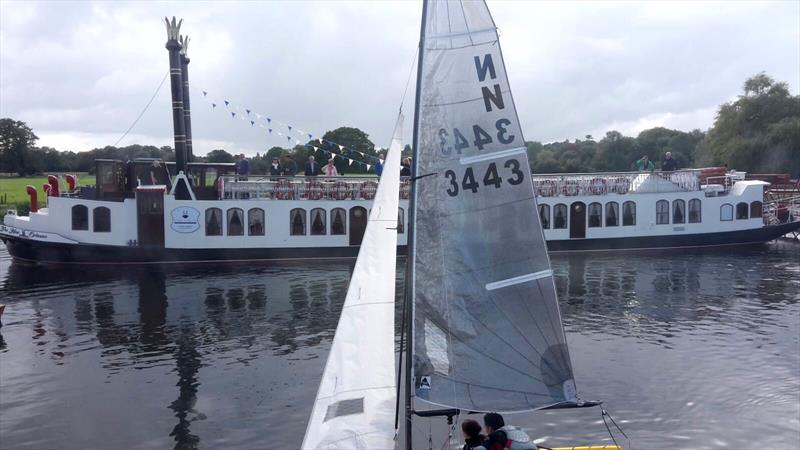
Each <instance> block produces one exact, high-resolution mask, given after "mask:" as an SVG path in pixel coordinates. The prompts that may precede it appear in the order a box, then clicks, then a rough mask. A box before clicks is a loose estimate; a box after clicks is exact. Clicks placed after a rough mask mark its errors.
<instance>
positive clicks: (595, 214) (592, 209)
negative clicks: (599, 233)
mask: <svg viewBox="0 0 800 450" xmlns="http://www.w3.org/2000/svg"><path fill="white" fill-rule="evenodd" d="M602 222H603V205H601V204H600V203H589V228H596V227H599V226H601V225H602Z"/></svg>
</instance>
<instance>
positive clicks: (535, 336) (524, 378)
mask: <svg viewBox="0 0 800 450" xmlns="http://www.w3.org/2000/svg"><path fill="white" fill-rule="evenodd" d="M418 58H419V60H418V63H417V91H416V103H415V111H414V112H415V114H414V116H415V117H414V139H413V152H414V157H413V165H412V178H411V179H412V189H411V200H410V207H409V210H410V211H409V214H410V217H409V224H410V226H409V233H410V234H409V254H408V260H407V264H408V266H407V269H406V297H405V305H404V317H403V322H404V332H403V337H402V338H401V342H405V341H408V343H407V345H405V346H404V347H403V349H402V350H401V355H400V361H401V364H400V368H401V369H403V370H404V372H405V376H404V380H405V389H404V392H403V394H404V395H402V396H397V395H395V387H396V385H395V382H394V379H393V378H392V374H391V370H392V368H393V367H394V364H393V361H394V358H393V355H392V350H393V348H394V346H393V340H392V331H393V327H392V323H393V322H392V311H393V310H392V304H393V294H394V290H393V287H394V283H393V276H394V262H393V261H394V257H395V251H394V248H393V247H392V246H393V243H394V237H395V235H394V232H393V231H392V230H390V229H389V226H390V225H391V223H393V221H394V220H396V216H397V200H396V199H397V189H398V185H399V179H398V178H397V173H398V170H397V164H398V163H399V153H400V150H399V147H400V144H399V139H397V138H395V140H394V141H393V142H392V147H391V148H390V150H389V153H388V155H387V160H386V167H385V168H384V171H383V177H382V178H381V181H380V185H379V188H378V196H377V197H376V203H375V207H374V208H373V211H372V214H371V215H370V219H369V224H368V226H367V231H366V235H365V239H364V244H362V247H361V251H360V253H359V256H358V261H357V262H356V267H355V270H354V272H353V278H352V280H351V284H350V287H349V289H348V293H347V298H346V300H345V305H344V309H343V311H342V318H341V320H340V323H339V325H338V328H337V330H336V336H335V337H334V342H333V347H332V349H331V355H330V357H329V359H328V363H327V366H326V368H325V373H324V374H323V379H322V382H321V384H320V389H319V394H318V396H317V400H316V402H315V404H314V408H313V412H312V414H311V420H310V422H309V425H308V429H307V431H306V436H305V439H304V441H303V448H304V449H311V448H324V449H333V448H336V449H345V448H348V449H349V448H363V449H367V448H368V449H389V448H394V447H395V445H397V446H401V444H402V446H404V447H405V448H406V449H411V448H413V443H414V436H413V434H412V430H413V429H414V428H415V425H414V421H415V420H419V419H420V418H429V420H430V418H431V417H436V416H444V417H447V420H448V423H449V424H451V425H452V424H453V419H454V417H456V418H457V417H458V416H459V415H460V414H461V413H462V412H464V413H465V414H466V413H470V412H489V411H496V412H501V413H514V412H525V411H533V410H539V409H549V408H573V407H583V406H593V405H596V404H597V403H596V402H584V401H581V400H580V398H579V397H578V393H577V389H576V386H575V380H574V376H573V370H572V364H571V362H570V356H569V350H568V348H567V342H566V337H565V334H564V330H563V327H562V323H561V315H560V312H559V308H558V301H557V298H556V291H555V283H554V281H553V272H552V270H551V268H550V261H549V258H548V256H547V248H546V246H545V241H544V235H543V233H542V227H541V224H540V219H539V215H538V214H537V206H536V198H535V195H534V189H533V183H532V181H531V174H530V165H529V163H528V157H527V153H526V146H525V140H524V138H523V135H522V130H521V128H520V124H519V119H518V117H517V112H516V108H515V105H514V100H513V98H512V96H511V90H510V87H509V83H508V79H507V77H506V70H505V64H504V62H503V56H502V52H501V50H500V44H499V42H498V35H497V30H496V27H495V24H494V21H493V19H492V16H491V14H490V13H489V10H488V8H487V6H486V4H485V3H484V2H483V1H468V2H467V1H460V0H442V1H423V12H422V27H421V33H420V47H419V56H418ZM397 130H398V129H397V128H396V130H395V136H397V135H398V133H399V132H398V131H397ZM404 361H405V364H403V362H404ZM398 397H399V398H398ZM395 401H397V402H398V403H397V407H398V410H399V409H400V406H403V407H404V411H405V420H404V421H402V422H401V423H400V425H401V428H398V426H397V425H398V423H397V422H395V421H394V418H395V417H394V416H393V414H392V413H393V412H394V411H395V409H394V408H395V404H394V402H395ZM454 427H455V426H454V425H453V427H452V428H451V429H450V430H451V432H452V430H453V429H454ZM400 429H404V433H403V434H401V436H403V438H401V439H399V440H398V441H394V440H393V437H394V436H395V433H396V430H397V431H399V430H400ZM429 439H430V437H429ZM403 441H404V442H403ZM428 442H429V444H432V441H428ZM526 448H530V447H526ZM581 448H585V449H589V448H597V449H600V448H606V449H612V448H614V449H616V448H618V447H617V446H616V445H615V446H601V447H581Z"/></svg>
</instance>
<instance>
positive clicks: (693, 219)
mask: <svg viewBox="0 0 800 450" xmlns="http://www.w3.org/2000/svg"><path fill="white" fill-rule="evenodd" d="M702 208H703V204H702V203H700V199H697V198H693V199H691V200H689V223H700V222H701V221H702V220H703V209H702Z"/></svg>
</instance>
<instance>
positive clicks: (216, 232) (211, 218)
mask: <svg viewBox="0 0 800 450" xmlns="http://www.w3.org/2000/svg"><path fill="white" fill-rule="evenodd" d="M206 236H222V210H221V209H219V208H208V209H207V210H206Z"/></svg>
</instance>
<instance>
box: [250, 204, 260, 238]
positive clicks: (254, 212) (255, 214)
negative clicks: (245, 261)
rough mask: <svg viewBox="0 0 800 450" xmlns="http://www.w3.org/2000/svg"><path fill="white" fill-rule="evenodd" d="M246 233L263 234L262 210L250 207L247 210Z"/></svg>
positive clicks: (252, 234) (251, 234)
mask: <svg viewBox="0 0 800 450" xmlns="http://www.w3.org/2000/svg"><path fill="white" fill-rule="evenodd" d="M247 234H248V235H250V236H263V235H264V210H263V209H261V208H250V209H249V210H248V211H247Z"/></svg>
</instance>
